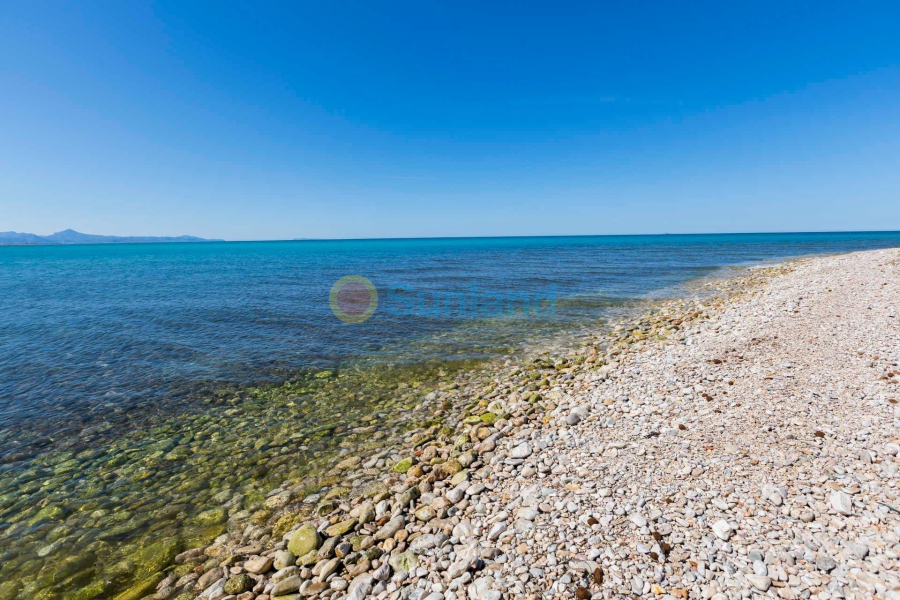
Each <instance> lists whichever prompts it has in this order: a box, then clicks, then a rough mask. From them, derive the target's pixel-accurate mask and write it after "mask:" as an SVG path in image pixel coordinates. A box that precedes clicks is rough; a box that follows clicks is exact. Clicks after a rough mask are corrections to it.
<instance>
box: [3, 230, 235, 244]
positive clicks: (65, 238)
mask: <svg viewBox="0 0 900 600" xmlns="http://www.w3.org/2000/svg"><path fill="white" fill-rule="evenodd" d="M221 241H222V240H207V239H204V238H198V237H194V236H191V235H180V236H178V237H153V236H118V235H91V234H89V233H79V232H77V231H74V230H72V229H66V230H64V231H57V232H56V233H54V234H53V235H35V234H33V233H18V232H15V231H0V246H9V245H13V244H15V245H48V244H162V243H171V242H221Z"/></svg>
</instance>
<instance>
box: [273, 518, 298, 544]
mask: <svg viewBox="0 0 900 600" xmlns="http://www.w3.org/2000/svg"><path fill="white" fill-rule="evenodd" d="M302 521H303V515H301V514H300V513H291V514H289V515H284V516H282V517H279V518H278V520H277V521H275V526H274V527H272V535H274V536H275V539H278V540H280V539H281V538H282V537H284V534H286V533H287V532H288V531H290V530H291V529H293V528H294V526H295V525H296V524H297V523H300V522H302Z"/></svg>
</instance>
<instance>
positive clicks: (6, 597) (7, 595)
mask: <svg viewBox="0 0 900 600" xmlns="http://www.w3.org/2000/svg"><path fill="white" fill-rule="evenodd" d="M20 587H22V584H21V583H19V582H18V581H4V582H3V583H0V600H16V598H18V597H19V588H20Z"/></svg>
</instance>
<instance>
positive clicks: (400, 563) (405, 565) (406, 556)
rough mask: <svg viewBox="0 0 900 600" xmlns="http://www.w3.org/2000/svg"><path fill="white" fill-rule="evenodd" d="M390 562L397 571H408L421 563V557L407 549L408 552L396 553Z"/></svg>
mask: <svg viewBox="0 0 900 600" xmlns="http://www.w3.org/2000/svg"><path fill="white" fill-rule="evenodd" d="M388 562H389V563H390V564H391V567H393V568H394V571H396V572H397V573H408V572H409V571H412V570H413V569H415V568H416V565H418V564H419V559H418V557H417V556H416V554H415V552H413V551H412V550H407V551H406V552H401V553H400V554H395V555H394V556H392V557H391V558H390V560H389V561H388Z"/></svg>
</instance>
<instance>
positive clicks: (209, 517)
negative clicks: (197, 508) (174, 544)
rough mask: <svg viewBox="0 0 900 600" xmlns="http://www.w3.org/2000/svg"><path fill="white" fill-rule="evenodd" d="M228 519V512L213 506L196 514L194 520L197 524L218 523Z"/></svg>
mask: <svg viewBox="0 0 900 600" xmlns="http://www.w3.org/2000/svg"><path fill="white" fill-rule="evenodd" d="M227 520H228V513H227V512H226V511H225V509H224V508H213V509H210V510H205V511H203V512H202V513H200V514H199V515H197V517H196V519H195V521H196V522H197V523H198V524H199V525H203V526H206V525H218V524H219V523H224V522H225V521H227Z"/></svg>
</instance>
